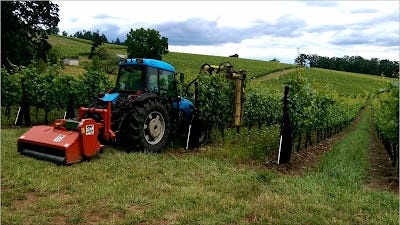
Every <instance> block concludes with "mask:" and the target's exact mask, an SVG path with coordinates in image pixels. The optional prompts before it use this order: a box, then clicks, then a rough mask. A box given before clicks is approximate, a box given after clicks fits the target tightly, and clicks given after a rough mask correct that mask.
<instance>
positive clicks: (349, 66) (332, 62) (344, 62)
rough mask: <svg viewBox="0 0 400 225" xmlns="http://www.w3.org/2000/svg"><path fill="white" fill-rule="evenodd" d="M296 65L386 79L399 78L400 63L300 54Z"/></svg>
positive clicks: (357, 57) (384, 60)
mask: <svg viewBox="0 0 400 225" xmlns="http://www.w3.org/2000/svg"><path fill="white" fill-rule="evenodd" d="M295 63H296V64H298V65H302V66H309V67H316V68H322V69H330V70H339V71H346V72H353V73H364V74H371V75H377V76H385V77H393V78H398V77H399V62H398V61H390V60H387V59H383V60H379V59H378V58H371V59H364V58H363V57H361V56H347V55H346V56H343V57H341V58H339V57H327V56H319V55H317V54H308V55H307V54H299V56H297V57H296V59H295Z"/></svg>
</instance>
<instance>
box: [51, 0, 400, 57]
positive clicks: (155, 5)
mask: <svg viewBox="0 0 400 225" xmlns="http://www.w3.org/2000/svg"><path fill="white" fill-rule="evenodd" d="M53 3H56V4H57V5H59V9H60V11H59V16H60V23H59V24H58V27H59V29H60V32H62V31H66V32H67V33H68V34H74V33H75V32H76V31H82V30H89V31H96V30H99V31H100V33H104V34H105V35H106V37H107V38H108V40H109V41H112V40H116V38H117V37H118V38H120V40H121V41H123V40H125V39H126V35H127V33H128V32H129V31H130V30H131V29H133V30H135V29H138V28H141V27H143V28H145V29H147V28H150V29H155V30H157V31H159V32H160V34H161V35H162V36H164V37H167V38H168V43H169V50H170V51H173V52H187V53H197V54H206V55H218V56H228V55H232V54H235V53H237V54H239V57H241V58H250V59H262V60H270V59H273V58H277V59H278V60H280V61H281V62H286V63H293V62H294V59H295V58H296V56H297V53H298V51H299V52H300V53H304V54H318V55H320V56H329V57H334V56H335V57H343V56H344V55H348V56H357V55H358V56H361V57H363V58H366V59H370V58H373V57H376V58H379V59H389V60H392V61H395V60H396V61H398V60H399V54H400V53H399V43H400V34H399V26H400V25H399V22H400V17H399V4H400V3H399V1H165V0H164V1H53Z"/></svg>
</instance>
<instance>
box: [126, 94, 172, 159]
mask: <svg viewBox="0 0 400 225" xmlns="http://www.w3.org/2000/svg"><path fill="white" fill-rule="evenodd" d="M129 126H130V129H129V134H130V138H131V144H132V145H133V146H134V147H136V148H138V149H141V150H143V151H145V152H159V151H161V149H162V148H163V147H164V145H165V143H166V141H167V139H168V135H169V129H170V123H169V117H168V113H167V110H166V109H165V106H164V105H163V104H161V103H160V102H158V101H155V100H149V101H147V102H144V103H143V105H137V106H135V107H134V109H133V111H132V114H131V117H130V121H129Z"/></svg>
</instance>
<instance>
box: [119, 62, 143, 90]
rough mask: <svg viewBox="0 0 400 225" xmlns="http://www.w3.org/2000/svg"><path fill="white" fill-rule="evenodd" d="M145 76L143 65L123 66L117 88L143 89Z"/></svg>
mask: <svg viewBox="0 0 400 225" xmlns="http://www.w3.org/2000/svg"><path fill="white" fill-rule="evenodd" d="M145 77H146V75H145V71H144V68H143V67H121V68H120V70H119V76H118V82H117V89H118V90H121V91H138V90H141V91H142V90H144V87H145Z"/></svg>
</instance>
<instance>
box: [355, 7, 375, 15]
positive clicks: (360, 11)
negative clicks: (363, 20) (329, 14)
mask: <svg viewBox="0 0 400 225" xmlns="http://www.w3.org/2000/svg"><path fill="white" fill-rule="evenodd" d="M350 12H351V13H354V14H362V13H376V12H378V10H377V9H366V8H365V9H353V10H351V11H350Z"/></svg>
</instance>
